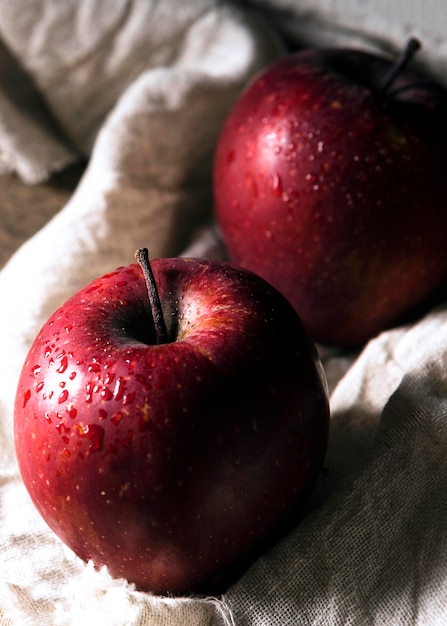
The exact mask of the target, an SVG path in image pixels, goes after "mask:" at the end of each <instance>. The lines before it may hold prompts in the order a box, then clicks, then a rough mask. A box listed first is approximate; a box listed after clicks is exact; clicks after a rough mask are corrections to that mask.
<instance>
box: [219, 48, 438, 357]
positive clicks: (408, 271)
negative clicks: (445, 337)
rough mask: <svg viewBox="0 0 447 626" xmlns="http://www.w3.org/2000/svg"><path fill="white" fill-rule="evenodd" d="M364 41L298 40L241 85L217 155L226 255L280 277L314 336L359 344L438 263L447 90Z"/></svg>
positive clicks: (427, 282)
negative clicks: (304, 43)
mask: <svg viewBox="0 0 447 626" xmlns="http://www.w3.org/2000/svg"><path fill="white" fill-rule="evenodd" d="M393 63H394V61H393V60H390V59H385V58H381V57H378V56H376V55H375V54H371V53H369V52H365V51H361V50H350V49H321V48H320V49H318V48H317V49H315V48H314V49H307V50H303V51H301V52H298V53H296V54H293V55H289V56H287V57H284V58H282V59H280V60H279V61H277V62H276V63H274V64H273V65H271V66H270V67H268V68H267V69H266V70H265V71H264V72H262V73H261V74H260V75H258V76H257V77H256V78H255V80H254V81H253V82H252V83H251V84H250V85H248V86H247V89H246V90H245V92H244V93H243V94H242V95H241V97H240V99H239V101H238V102H237V103H236V105H235V106H234V108H233V110H232V111H231V112H230V113H229V116H228V119H227V121H226V124H225V126H224V128H223V130H222V134H221V137H220V139H219V142H218V146H217V150H216V157H215V167H214V192H215V206H216V215H217V220H218V222H219V224H220V228H221V231H222V235H223V240H224V243H225V245H226V248H227V251H228V256H229V259H230V260H231V261H233V262H235V263H237V264H240V265H241V266H243V267H247V268H249V269H251V270H253V271H255V272H257V273H258V274H260V275H261V276H263V277H264V278H265V279H267V280H268V281H269V282H270V283H272V284H273V285H274V286H275V287H277V288H278V289H279V290H280V291H281V292H282V293H283V294H285V295H286V296H287V297H288V298H289V300H290V301H291V302H292V304H293V305H294V306H295V308H296V310H297V311H298V313H299V315H300V317H301V318H302V320H303V322H304V323H305V325H306V327H307V329H308V330H309V332H310V334H311V336H312V337H313V339H314V340H315V341H318V342H322V343H328V344H338V345H342V346H358V345H360V344H362V343H364V342H365V341H367V340H368V339H369V338H371V337H372V336H374V335H375V334H376V333H378V332H379V331H381V330H382V329H384V328H386V327H389V326H391V325H394V324H396V323H398V322H399V321H400V320H401V319H402V318H403V316H405V315H407V314H408V313H409V312H411V311H413V309H414V307H415V306H417V305H419V304H420V303H421V302H423V301H424V299H425V298H426V297H427V296H428V294H430V293H431V292H432V291H433V289H434V288H436V287H437V286H438V285H439V284H440V282H441V281H442V280H443V279H444V278H445V276H446V273H447V255H446V253H445V251H446V247H447V185H446V181H445V176H446V172H447V132H446V120H447V97H446V93H445V91H444V90H443V89H442V88H441V87H440V86H438V85H436V84H435V83H434V82H433V81H429V80H428V79H427V78H426V77H423V76H420V75H418V74H415V73H414V70H411V65H410V69H409V67H408V66H407V67H405V68H401V71H400V72H399V73H398V75H397V76H396V77H395V79H394V80H393V81H392V82H391V84H389V85H388V87H386V88H385V87H384V81H385V77H386V76H387V74H388V72H389V71H390V70H391V68H392V67H393Z"/></svg>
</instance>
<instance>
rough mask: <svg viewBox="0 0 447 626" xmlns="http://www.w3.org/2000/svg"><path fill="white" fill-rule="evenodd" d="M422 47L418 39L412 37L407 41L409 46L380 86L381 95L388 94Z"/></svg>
mask: <svg viewBox="0 0 447 626" xmlns="http://www.w3.org/2000/svg"><path fill="white" fill-rule="evenodd" d="M421 47H422V44H421V42H420V41H419V39H416V37H410V39H409V40H408V41H407V45H406V46H405V48H404V49H403V51H402V52H401V54H400V55H399V56H398V57H397V59H396V62H395V63H394V65H393V66H392V67H391V68H390V70H389V72H387V73H386V74H385V76H384V78H383V80H382V83H381V85H380V90H379V91H380V93H383V94H385V93H387V92H388V91H389V90H390V87H391V86H392V84H393V83H394V81H395V80H396V78H397V77H398V76H399V74H401V73H402V72H403V70H404V69H405V68H406V67H407V65H408V64H409V62H410V61H411V59H412V58H413V56H414V55H415V53H416V52H417V51H418V50H419V49H420V48H421Z"/></svg>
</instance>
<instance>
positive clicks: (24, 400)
mask: <svg viewBox="0 0 447 626" xmlns="http://www.w3.org/2000/svg"><path fill="white" fill-rule="evenodd" d="M30 398H31V390H30V389H27V390H26V391H25V393H24V394H23V408H25V406H26V403H27V402H28V400H29V399H30Z"/></svg>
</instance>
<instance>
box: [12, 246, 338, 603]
mask: <svg viewBox="0 0 447 626" xmlns="http://www.w3.org/2000/svg"><path fill="white" fill-rule="evenodd" d="M146 252H147V251H146ZM151 267H152V271H153V273H152V275H151ZM141 268H143V270H144V273H143V272H142V269H141ZM143 276H145V277H146V278H144V277H143ZM147 287H148V288H149V289H147ZM148 290H149V294H150V298H148ZM157 298H158V304H157ZM150 302H151V303H152V304H150ZM160 303H161V304H160ZM328 426H329V409H328V399H327V391H326V385H325V377H324V372H323V370H322V366H321V363H320V361H319V358H318V356H317V352H316V350H315V346H314V344H313V343H312V341H311V340H310V339H309V336H308V334H307V332H306V331H305V329H304V326H303V325H302V323H301V321H300V319H299V317H298V316H297V314H296V312H295V310H294V309H293V307H292V306H291V305H290V303H289V302H287V300H286V299H285V298H284V297H283V296H282V295H281V294H280V293H279V292H277V291H276V290H275V289H274V288H272V287H271V286H270V285H268V284H267V283H266V282H265V281H264V280H262V279H261V278H259V277H258V276H256V275H255V274H252V273H251V272H248V271H246V270H242V269H240V268H236V267H234V266H232V265H230V264H227V263H224V262H218V261H211V260H200V259H158V260H154V261H153V262H152V265H150V264H149V263H148V261H147V258H146V257H145V256H144V254H143V255H142V259H141V267H140V266H139V265H137V264H133V265H130V266H128V267H121V268H118V269H117V270H116V271H113V272H111V273H110V274H107V275H105V276H103V277H102V278H99V279H98V280H95V281H93V282H92V283H91V284H89V285H88V286H86V287H85V288H84V289H82V290H81V291H79V292H78V293H76V294H75V295H74V296H73V297H71V298H70V299H69V300H68V301H67V302H66V303H65V304H64V305H63V306H62V307H61V308H60V309H59V310H57V311H56V312H55V313H54V314H53V315H52V316H51V317H50V319H49V320H48V321H47V323H46V324H45V325H44V326H43V328H42V330H41V331H40V332H39V334H38V336H37V337H36V339H35V341H34V343H33V345H32V346H31V348H30V351H29V354H28V356H27V358H26V362H25V364H24V367H23V371H22V374H21V377H20V382H19V385H18V391H17V396H16V406H15V443H16V451H17V458H18V462H19V466H20V470H21V474H22V477H23V481H24V483H25V486H26V487H27V489H28V491H29V494H30V496H31V498H32V500H33V501H34V503H35V505H36V507H37V509H38V510H39V512H40V513H41V515H42V517H43V518H44V519H45V520H46V522H47V523H48V525H49V526H50V527H51V528H52V529H53V531H54V532H55V533H56V534H57V535H58V536H59V537H60V538H61V539H62V541H63V542H65V543H66V544H67V545H68V546H69V547H70V548H71V549H72V550H73V551H74V552H75V553H76V554H77V555H79V556H80V557H81V558H82V559H84V560H89V559H91V560H92V561H93V562H94V564H95V565H96V566H97V567H99V566H102V565H106V566H107V567H108V569H109V571H110V573H111V574H112V575H113V576H115V577H124V578H126V579H128V580H129V581H131V582H134V583H135V584H136V585H137V586H138V587H139V588H141V589H144V590H149V591H152V592H155V593H160V594H164V593H172V594H182V593H188V592H198V593H199V592H204V593H211V592H213V593H214V592H217V591H218V590H222V589H224V588H225V587H226V586H227V585H228V584H230V583H231V582H232V581H234V580H235V579H236V577H237V576H238V575H239V574H240V572H241V571H243V569H244V568H245V567H247V566H248V564H249V563H250V562H251V560H252V559H253V558H255V557H256V556H257V555H258V554H259V552H260V551H261V550H263V549H265V546H267V545H268V543H269V542H271V541H273V540H274V539H275V538H276V537H277V536H279V533H280V532H282V531H283V530H284V529H285V528H286V527H287V525H288V524H290V523H293V521H294V520H295V515H297V514H298V512H299V511H300V510H301V507H302V505H303V502H304V499H305V498H306V496H307V494H308V493H309V491H310V490H311V489H312V487H313V485H314V484H315V481H316V480H317V477H318V475H319V472H320V469H321V466H322V463H323V459H324V456H325V451H326V445H327V439H328Z"/></svg>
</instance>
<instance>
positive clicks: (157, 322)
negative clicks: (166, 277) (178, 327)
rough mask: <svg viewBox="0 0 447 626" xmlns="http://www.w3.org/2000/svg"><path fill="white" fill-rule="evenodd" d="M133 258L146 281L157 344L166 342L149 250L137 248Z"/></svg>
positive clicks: (164, 325)
mask: <svg viewBox="0 0 447 626" xmlns="http://www.w3.org/2000/svg"><path fill="white" fill-rule="evenodd" d="M135 258H136V260H137V261H138V263H139V264H140V267H141V269H142V271H143V276H144V280H145V281H146V287H147V293H148V295H149V302H150V305H151V310H152V318H153V320H154V327H155V335H156V339H157V344H161V343H168V331H167V329H166V323H165V320H164V317H163V309H162V308H161V301H160V296H159V294H158V289H157V285H156V283H155V277H154V273H153V271H152V267H151V264H150V262H149V252H148V249H147V248H138V250H137V251H136V252H135Z"/></svg>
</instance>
